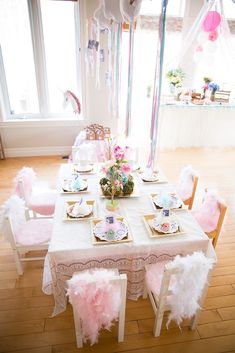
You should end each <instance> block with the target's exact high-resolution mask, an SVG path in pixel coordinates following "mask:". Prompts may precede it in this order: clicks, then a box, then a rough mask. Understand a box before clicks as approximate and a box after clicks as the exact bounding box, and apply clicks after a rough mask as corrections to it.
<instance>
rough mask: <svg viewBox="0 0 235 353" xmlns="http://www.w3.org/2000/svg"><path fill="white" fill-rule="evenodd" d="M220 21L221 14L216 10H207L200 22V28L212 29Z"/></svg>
mask: <svg viewBox="0 0 235 353" xmlns="http://www.w3.org/2000/svg"><path fill="white" fill-rule="evenodd" d="M220 22H221V16H220V14H219V13H218V12H217V11H208V12H207V15H206V17H205V19H204V21H203V22H202V28H203V30H204V31H205V32H211V31H214V30H215V29H216V28H217V27H218V26H219V24H220Z"/></svg>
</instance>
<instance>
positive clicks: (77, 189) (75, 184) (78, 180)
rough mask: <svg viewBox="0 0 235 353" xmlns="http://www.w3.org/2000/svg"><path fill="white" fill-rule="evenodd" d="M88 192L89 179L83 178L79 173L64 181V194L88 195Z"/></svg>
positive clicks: (62, 190) (62, 191) (62, 184)
mask: <svg viewBox="0 0 235 353" xmlns="http://www.w3.org/2000/svg"><path fill="white" fill-rule="evenodd" d="M88 191H89V190H88V181H87V179H85V178H82V177H81V175H80V174H78V173H72V174H71V175H70V176H69V177H67V178H65V179H63V180H62V183H61V193H62V194H77V193H87V192H88Z"/></svg>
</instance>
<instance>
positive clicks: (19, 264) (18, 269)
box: [14, 250, 24, 275]
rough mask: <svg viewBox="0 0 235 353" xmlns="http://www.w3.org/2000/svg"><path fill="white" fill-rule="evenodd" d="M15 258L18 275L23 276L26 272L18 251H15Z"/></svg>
mask: <svg viewBox="0 0 235 353" xmlns="http://www.w3.org/2000/svg"><path fill="white" fill-rule="evenodd" d="M14 258H15V263H16V270H17V273H18V275H23V273H24V270H23V266H22V262H21V261H20V255H19V253H18V251H17V250H14Z"/></svg>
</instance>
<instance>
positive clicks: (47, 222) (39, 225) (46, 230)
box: [15, 219, 53, 245]
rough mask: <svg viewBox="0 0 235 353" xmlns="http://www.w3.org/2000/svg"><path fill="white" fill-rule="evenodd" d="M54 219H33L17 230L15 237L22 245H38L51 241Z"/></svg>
mask: <svg viewBox="0 0 235 353" xmlns="http://www.w3.org/2000/svg"><path fill="white" fill-rule="evenodd" d="M52 227H53V221H52V219H31V220H29V221H27V222H25V223H24V224H23V225H22V226H21V227H20V228H19V229H18V231H17V232H16V234H15V239H16V242H17V243H18V244H21V245H36V244H43V243H47V242H49V240H50V238H51V234H52Z"/></svg>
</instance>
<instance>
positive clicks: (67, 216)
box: [64, 200, 97, 221]
mask: <svg viewBox="0 0 235 353" xmlns="http://www.w3.org/2000/svg"><path fill="white" fill-rule="evenodd" d="M77 202H79V201H67V202H65V211H64V221H85V220H90V219H93V218H95V217H97V210H96V202H95V200H86V201H85V202H86V203H87V205H88V206H89V208H90V212H89V213H87V214H85V215H79V216H78V217H74V216H71V213H70V210H71V207H72V206H74V205H75V204H76V203H77Z"/></svg>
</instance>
